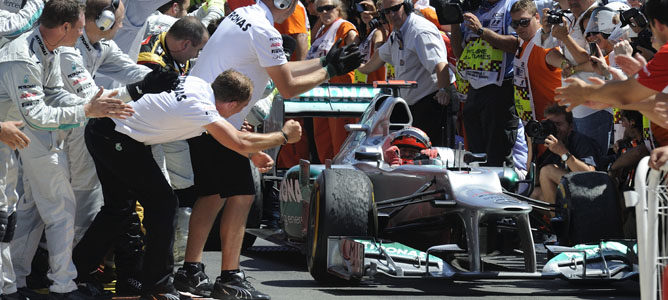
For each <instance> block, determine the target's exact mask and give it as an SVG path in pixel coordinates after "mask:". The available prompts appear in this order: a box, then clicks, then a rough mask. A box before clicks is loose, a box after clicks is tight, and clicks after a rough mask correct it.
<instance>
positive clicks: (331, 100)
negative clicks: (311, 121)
mask: <svg viewBox="0 0 668 300" xmlns="http://www.w3.org/2000/svg"><path fill="white" fill-rule="evenodd" d="M380 91H381V89H380V88H375V87H374V86H373V85H371V84H327V83H325V84H321V85H319V86H317V87H315V88H313V89H312V90H310V91H308V92H306V93H303V94H301V95H299V96H297V97H293V98H289V99H282V100H283V104H284V112H285V117H359V116H361V115H362V113H364V111H365V110H366V108H367V106H369V103H371V101H372V100H373V98H374V97H375V96H376V94H378V93H380ZM276 98H281V96H280V94H277V95H276ZM274 101H276V99H274ZM279 103H280V102H279Z"/></svg>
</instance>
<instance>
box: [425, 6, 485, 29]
mask: <svg viewBox="0 0 668 300" xmlns="http://www.w3.org/2000/svg"><path fill="white" fill-rule="evenodd" d="M482 1H483V0H429V5H431V6H432V7H434V9H435V10H436V16H437V17H438V23H440V24H441V25H450V24H460V23H462V22H464V13H465V12H471V11H475V10H477V9H478V7H480V4H481V3H482Z"/></svg>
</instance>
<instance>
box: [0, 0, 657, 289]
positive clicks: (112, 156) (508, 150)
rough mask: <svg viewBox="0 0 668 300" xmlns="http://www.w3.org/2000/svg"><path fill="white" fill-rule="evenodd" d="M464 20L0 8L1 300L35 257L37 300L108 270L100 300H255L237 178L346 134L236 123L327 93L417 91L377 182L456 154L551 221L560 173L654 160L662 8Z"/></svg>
mask: <svg viewBox="0 0 668 300" xmlns="http://www.w3.org/2000/svg"><path fill="white" fill-rule="evenodd" d="M445 2H447V1H445ZM472 2H473V1H470V2H469V1H460V4H459V5H460V7H463V8H464V9H463V12H462V14H461V15H459V18H458V20H456V21H452V22H451V21H450V20H447V19H448V18H446V17H444V15H446V14H447V12H444V11H443V10H442V8H443V7H444V6H443V5H441V4H442V3H443V1H432V2H431V3H429V2H428V1H425V0H378V1H376V2H374V1H373V0H346V1H342V0H306V2H304V3H302V2H300V1H299V0H227V1H225V0H205V1H203V0H192V1H191V0H171V1H168V0H153V1H148V0H46V1H42V0H5V1H3V2H2V3H0V17H1V19H0V73H1V75H0V271H1V272H2V274H1V276H0V295H1V297H2V298H3V299H11V300H17V299H18V300H20V299H26V298H30V297H31V295H33V294H32V292H31V290H30V289H29V287H28V284H27V280H26V278H27V277H28V276H29V275H30V273H31V263H32V261H33V256H34V255H35V252H36V251H37V248H38V247H40V241H41V240H43V238H45V240H46V242H45V244H44V246H43V247H45V249H46V250H47V251H48V255H49V259H48V264H49V271H48V274H47V277H48V282H49V287H48V288H49V297H50V298H53V299H68V300H82V299H94V298H96V297H105V296H108V295H107V294H106V292H105V291H104V290H103V288H102V285H101V283H102V277H104V272H112V271H111V270H109V269H107V268H105V270H102V269H101V268H100V266H101V265H103V264H104V261H105V260H109V258H110V257H112V256H113V261H114V265H115V270H114V271H113V272H115V276H116V286H115V293H116V294H117V295H141V296H142V297H143V298H147V299H160V300H162V299H168V300H178V299H184V298H188V297H187V296H184V294H183V293H179V291H181V292H187V293H192V294H196V295H201V296H204V297H212V298H217V299H270V296H269V295H266V294H264V293H262V292H260V291H258V290H256V289H255V288H254V287H253V286H252V284H251V283H250V282H249V281H248V280H247V278H246V276H245V273H244V272H243V271H241V270H240V268H239V258H240V252H241V247H242V242H243V236H244V232H245V224H246V219H247V216H248V212H249V210H250V209H251V205H252V203H253V199H254V195H255V194H256V191H255V185H254V182H253V175H252V173H253V168H257V169H258V170H259V171H260V172H266V171H268V170H270V169H272V168H273V167H274V166H275V165H279V166H287V167H289V166H292V165H294V164H296V163H297V162H298V161H299V159H301V158H304V159H310V160H312V161H319V162H324V161H325V160H326V159H331V158H333V157H334V156H335V155H336V153H337V151H338V149H339V148H340V146H341V145H342V144H343V142H344V140H345V139H346V137H347V132H346V131H345V129H344V125H345V124H348V123H352V122H356V121H357V119H355V118H325V117H322V118H298V119H291V120H288V121H286V123H285V124H284V126H283V128H282V130H280V131H277V132H269V133H255V132H254V126H253V125H252V124H251V122H249V120H250V118H249V117H248V116H249V112H251V110H252V109H253V108H254V107H257V106H261V105H265V104H266V103H267V99H271V97H273V95H274V94H276V93H278V94H280V95H281V96H282V97H284V98H291V97H295V96H298V95H299V94H301V93H304V92H306V91H309V90H310V89H312V88H314V87H315V86H317V85H320V84H322V83H325V82H327V83H337V84H368V83H373V82H374V81H378V80H386V79H400V80H409V81H416V82H417V85H418V88H416V89H409V88H403V89H401V91H400V95H401V97H402V98H403V99H405V100H406V102H407V104H408V105H409V108H410V110H411V113H412V116H413V126H414V127H416V128H411V129H406V130H405V132H403V133H399V134H398V135H397V138H396V139H395V140H393V142H392V145H390V147H389V148H388V149H387V150H386V151H385V153H384V155H385V157H384V160H385V161H386V162H387V163H388V164H389V165H391V166H395V165H400V164H405V163H410V162H412V161H413V160H414V159H415V158H416V157H417V156H419V155H422V156H425V157H427V158H433V157H434V156H435V152H434V151H431V150H430V149H428V148H430V147H431V146H432V145H433V146H449V147H454V146H457V144H458V143H462V142H463V143H464V144H465V147H466V149H467V150H469V151H471V152H475V153H486V155H487V162H486V163H485V165H488V166H509V167H513V168H515V169H516V170H517V171H518V173H519V174H521V175H526V174H527V172H528V170H530V169H531V167H530V166H531V164H532V163H535V164H536V165H537V168H536V170H537V174H538V175H537V177H536V178H537V182H538V187H537V188H536V189H535V190H534V191H533V194H532V195H531V197H532V198H536V199H541V200H544V201H547V202H550V203H554V202H555V201H556V200H555V198H556V191H557V185H558V183H559V182H560V179H561V177H562V176H563V175H564V174H566V173H568V172H576V171H594V170H600V171H609V172H610V174H611V175H612V176H614V177H615V178H618V179H619V181H620V186H624V185H626V186H628V185H630V184H632V183H631V180H630V178H631V176H630V175H629V174H630V172H632V170H633V169H634V168H635V166H636V165H637V163H638V161H639V160H640V158H642V157H643V156H646V155H648V154H649V155H651V159H650V165H651V166H652V167H654V168H658V167H660V166H662V165H663V164H664V163H665V162H666V161H668V130H667V129H666V128H668V105H666V100H668V98H667V97H666V93H668V64H667V62H666V59H668V58H667V57H668V44H666V43H668V0H647V3H644V1H643V0H640V1H638V0H628V1H624V0H617V1H615V2H612V1H603V2H597V1H596V0H558V1H555V2H552V1H551V0H482V1H481V2H480V4H479V6H473V5H471V3H472ZM448 7H452V6H448ZM440 22H443V24H441V23H440ZM446 23H448V24H446ZM616 115H617V116H618V117H616ZM616 119H619V121H617V120H616ZM616 123H619V125H615V124H616ZM302 134H303V135H304V138H302ZM616 138H619V139H618V140H616V141H615V139H616ZM276 146H281V152H280V153H279V155H278V158H277V161H276V162H274V160H273V158H272V157H270V156H269V155H267V154H265V153H264V152H262V151H263V150H266V149H269V148H273V147H276ZM221 210H222V217H221V222H220V241H221V248H222V250H221V252H222V260H221V268H220V270H221V271H220V276H218V277H217V278H216V280H215V281H213V282H212V281H210V280H209V278H208V277H207V275H206V273H205V272H204V268H205V266H204V265H203V264H202V255H203V251H204V245H205V243H206V241H207V238H208V236H209V234H210V232H209V231H210V230H211V228H212V226H213V224H214V221H215V219H216V217H217V216H218V214H219V212H221ZM176 224H188V225H184V226H186V227H188V230H187V231H188V234H187V237H182V238H176V239H175V230H176V229H175V227H176V226H177V225H176ZM177 249H185V250H184V253H182V257H178V260H182V261H183V265H182V267H180V268H178V269H177V270H175V264H174V261H175V258H174V253H175V252H179V251H177Z"/></svg>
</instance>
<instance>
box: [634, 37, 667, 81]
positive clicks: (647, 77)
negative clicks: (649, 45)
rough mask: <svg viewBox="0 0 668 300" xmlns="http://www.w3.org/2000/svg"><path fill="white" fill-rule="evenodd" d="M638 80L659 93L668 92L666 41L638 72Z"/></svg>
mask: <svg viewBox="0 0 668 300" xmlns="http://www.w3.org/2000/svg"><path fill="white" fill-rule="evenodd" d="M638 82H639V83H640V84H642V85H644V86H645V87H648V88H650V89H653V90H655V91H657V92H660V93H668V43H666V44H664V45H663V46H661V49H660V50H659V52H657V53H656V54H654V58H652V60H650V61H649V63H647V65H646V66H645V67H644V68H643V69H642V70H640V72H638Z"/></svg>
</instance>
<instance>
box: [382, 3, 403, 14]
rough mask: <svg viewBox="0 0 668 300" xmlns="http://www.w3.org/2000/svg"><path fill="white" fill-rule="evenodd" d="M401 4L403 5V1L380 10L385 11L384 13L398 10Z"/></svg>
mask: <svg viewBox="0 0 668 300" xmlns="http://www.w3.org/2000/svg"><path fill="white" fill-rule="evenodd" d="M402 6H404V4H403V3H399V4H397V5H395V6H390V7H388V8H384V9H383V10H382V12H383V13H385V14H388V13H389V12H398V11H399V9H400V8H401V7H402Z"/></svg>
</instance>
